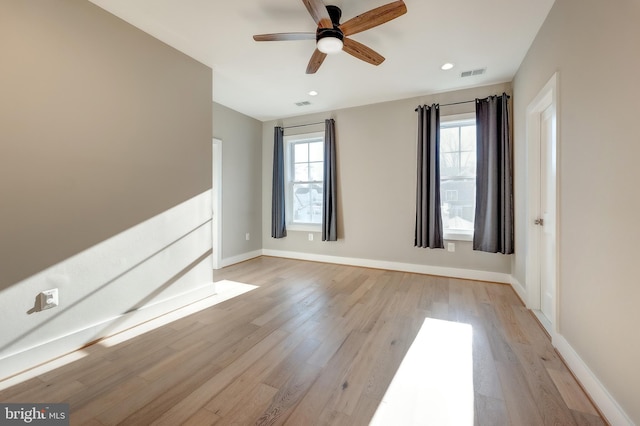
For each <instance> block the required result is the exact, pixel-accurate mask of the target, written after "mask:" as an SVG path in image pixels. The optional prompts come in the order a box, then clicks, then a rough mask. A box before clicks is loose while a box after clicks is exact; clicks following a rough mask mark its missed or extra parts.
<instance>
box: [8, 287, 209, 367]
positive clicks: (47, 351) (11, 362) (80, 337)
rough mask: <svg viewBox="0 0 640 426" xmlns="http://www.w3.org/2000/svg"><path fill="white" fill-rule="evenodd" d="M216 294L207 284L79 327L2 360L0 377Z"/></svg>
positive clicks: (49, 359)
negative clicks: (96, 322)
mask: <svg viewBox="0 0 640 426" xmlns="http://www.w3.org/2000/svg"><path fill="white" fill-rule="evenodd" d="M215 294H216V287H215V283H213V282H211V283H207V284H204V285H202V286H200V287H198V288H195V289H193V290H190V291H188V292H186V293H182V294H179V295H176V296H174V297H171V298H169V299H166V300H163V301H160V302H157V303H153V304H149V305H145V306H143V307H141V308H139V309H136V310H135V311H131V312H127V313H125V314H122V315H118V316H116V317H113V318H110V319H108V320H105V321H102V322H100V323H98V324H93V325H90V326H87V327H84V328H82V329H80V330H76V331H74V332H73V333H69V334H66V335H63V336H59V337H57V338H55V339H52V340H49V341H47V342H43V343H41V344H38V345H36V346H33V347H30V348H28V349H25V350H23V351H20V352H17V353H13V354H11V355H8V356H6V357H4V358H2V359H0V380H4V379H5V378H9V377H11V376H14V375H16V374H18V373H21V372H23V371H25V370H28V369H30V368H33V367H35V366H37V365H39V364H42V363H45V362H49V361H51V360H52V359H54V358H57V357H60V356H63V355H65V354H68V353H70V352H73V351H76V350H78V349H80V348H82V347H84V346H86V344H87V343H88V342H91V341H95V340H96V339H98V338H104V337H108V336H112V335H114V334H117V333H120V332H122V331H124V330H127V329H130V328H132V327H135V326H138V325H140V324H142V323H144V322H146V321H150V320H152V319H154V318H157V317H159V316H162V315H165V314H168V313H170V312H172V311H174V310H176V309H179V308H182V307H184V306H186V305H189V304H191V303H194V302H197V301H199V300H202V299H204V298H207V297H210V296H213V295H215Z"/></svg>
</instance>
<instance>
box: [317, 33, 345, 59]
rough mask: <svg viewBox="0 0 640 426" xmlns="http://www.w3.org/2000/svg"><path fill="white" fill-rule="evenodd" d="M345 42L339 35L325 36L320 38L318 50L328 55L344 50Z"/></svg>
mask: <svg viewBox="0 0 640 426" xmlns="http://www.w3.org/2000/svg"><path fill="white" fill-rule="evenodd" d="M343 46H344V44H343V43H342V40H340V39H339V38H338V37H323V38H321V39H319V40H318V44H317V47H318V50H319V51H321V52H322V53H326V54H327V55H331V54H334V53H338V52H340V51H341V50H342V47H343Z"/></svg>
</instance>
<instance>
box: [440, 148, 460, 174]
mask: <svg viewBox="0 0 640 426" xmlns="http://www.w3.org/2000/svg"><path fill="white" fill-rule="evenodd" d="M459 171H460V156H459V154H458V153H457V152H455V153H449V154H447V153H445V154H443V153H440V176H441V177H446V176H457V175H458V173H459Z"/></svg>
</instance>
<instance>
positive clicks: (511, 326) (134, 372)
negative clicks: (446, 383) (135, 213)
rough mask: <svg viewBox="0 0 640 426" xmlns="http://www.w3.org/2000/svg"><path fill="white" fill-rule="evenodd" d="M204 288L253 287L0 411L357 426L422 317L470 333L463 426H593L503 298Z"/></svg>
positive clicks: (302, 282)
mask: <svg viewBox="0 0 640 426" xmlns="http://www.w3.org/2000/svg"><path fill="white" fill-rule="evenodd" d="M213 276H214V280H216V281H219V280H228V281H227V282H226V283H225V286H227V285H229V286H233V285H234V284H233V283H234V282H236V283H244V284H250V285H253V286H256V287H255V288H254V289H253V290H251V291H248V292H245V293H243V294H241V295H239V296H237V297H233V298H230V299H228V300H225V301H223V302H221V303H218V304H216V305H213V306H210V307H208V308H204V309H202V310H201V311H198V312H191V313H190V314H188V316H185V317H183V318H178V319H175V320H174V321H173V322H169V323H167V324H165V325H163V326H160V327H159V328H157V329H154V330H150V331H146V332H144V333H142V334H140V335H138V336H137V337H134V338H131V339H128V340H125V339H124V337H122V338H118V337H116V338H112V339H107V340H105V341H104V342H102V343H100V342H99V343H97V344H94V345H92V346H89V347H87V348H85V349H83V351H82V355H83V357H80V356H79V355H80V353H78V356H76V357H72V358H70V359H73V360H74V361H73V362H70V363H68V364H66V365H63V364H62V363H59V364H55V363H54V364H53V365H56V368H55V369H53V370H52V371H49V372H46V373H45V372H43V373H36V372H34V373H33V374H32V375H31V376H29V375H26V374H25V376H24V377H25V380H24V382H20V377H17V378H12V379H11V381H10V382H8V381H7V382H5V383H15V385H7V386H6V387H5V388H3V387H2V383H1V382H0V389H3V390H0V401H3V402H10V401H15V402H24V401H30V402H67V403H69V404H70V408H71V419H72V424H87V425H116V424H123V425H126V424H131V425H148V424H169V425H172V426H173V425H178V424H187V425H198V426H200V425H207V424H224V425H230V424H241V425H249V424H265V425H266V424H288V425H294V426H300V425H304V426H307V425H331V426H340V425H345V426H346V425H348V426H354V425H356V426H357V425H368V424H369V422H370V421H371V419H372V418H373V416H374V414H375V413H376V410H377V409H378V407H379V406H380V404H381V401H382V399H383V397H385V393H386V391H387V389H388V388H389V385H390V383H391V382H392V380H393V379H394V376H395V375H396V372H397V371H398V368H399V366H400V365H401V364H402V362H403V359H404V358H405V356H406V354H407V352H408V351H409V350H410V348H411V345H412V344H413V342H414V340H415V338H416V335H418V333H419V331H420V330H421V327H423V325H424V324H425V320H426V319H435V320H441V321H449V322H457V323H462V324H467V326H466V327H469V326H470V327H471V330H472V335H473V344H472V357H473V373H472V374H473V377H472V380H473V385H474V387H473V392H474V407H475V418H474V424H475V425H478V426H484V425H491V426H494V425H507V424H508V425H544V424H562V425H563V426H564V425H573V424H578V425H594V426H601V425H604V424H606V423H605V422H604V420H603V419H602V418H601V417H600V416H599V414H598V411H597V410H596V409H595V407H593V406H592V405H591V402H590V401H589V399H588V398H587V396H586V395H585V394H584V391H583V390H582V389H581V388H580V386H579V384H578V383H577V382H576V381H575V379H574V378H573V376H572V375H571V373H570V372H569V370H568V369H567V367H566V366H565V364H564V363H563V361H562V359H561V358H560V357H559V356H558V354H557V353H556V352H555V350H554V349H553V347H552V345H551V342H550V341H549V338H548V336H547V335H546V334H545V333H544V331H543V330H542V328H541V327H540V325H539V324H538V323H537V321H536V320H535V319H534V317H533V316H532V315H531V313H530V312H529V311H528V310H527V309H526V307H524V306H523V305H522V303H521V301H520V300H519V298H518V297H517V295H516V293H515V292H514V291H513V289H512V288H511V287H510V286H507V285H500V284H492V283H486V282H479V281H471V280H459V279H453V278H447V277H436V276H428V275H420V274H412V273H406V272H395V271H388V270H380V269H367V268H360V267H355V266H344V265H335V264H325V263H317V262H307V261H299V260H292V259H281V258H274V257H264V256H263V257H258V258H255V259H252V260H249V261H246V262H242V263H240V264H236V265H232V266H229V267H226V268H223V269H219V270H215V271H213ZM244 284H241V285H240V286H239V287H244ZM225 288H226V287H225ZM442 324H446V323H442ZM450 325H452V324H450ZM444 346H446V345H443V347H438V345H433V348H431V350H433V351H439V350H444V349H443V348H444ZM434 359H436V358H434ZM440 359H442V358H440ZM465 365H466V364H465ZM437 367H438V366H437V365H436V366H435V368H437ZM444 367H445V366H444V362H443V368H442V369H441V370H445V368H444ZM37 371H46V370H45V369H44V368H42V369H41V370H37ZM468 371H469V374H471V373H470V369H469V370H468ZM34 375H35V377H34ZM415 393H416V394H415V395H411V397H412V398H415V400H416V401H418V402H419V401H420V400H421V398H426V397H425V396H424V395H421V394H420V393H419V392H415ZM433 403H434V402H433V401H431V400H424V404H425V406H426V405H427V404H433ZM385 407H388V405H385ZM416 422H417V423H418V424H421V422H420V419H416ZM394 426H395V425H394ZM402 426H410V425H405V424H403V425H402Z"/></svg>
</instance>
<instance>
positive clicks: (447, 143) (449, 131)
mask: <svg viewBox="0 0 640 426" xmlns="http://www.w3.org/2000/svg"><path fill="white" fill-rule="evenodd" d="M458 149H459V140H458V127H451V128H443V129H440V152H454V151H457V150H458Z"/></svg>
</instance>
